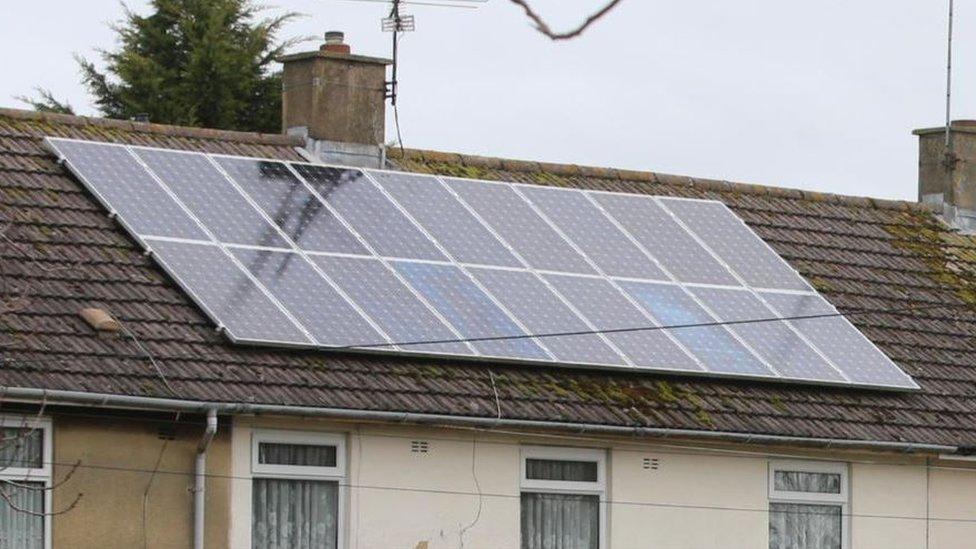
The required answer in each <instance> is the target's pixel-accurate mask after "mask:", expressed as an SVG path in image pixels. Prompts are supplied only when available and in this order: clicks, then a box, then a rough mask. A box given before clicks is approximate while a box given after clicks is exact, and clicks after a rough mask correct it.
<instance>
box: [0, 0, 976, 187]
mask: <svg viewBox="0 0 976 549" xmlns="http://www.w3.org/2000/svg"><path fill="white" fill-rule="evenodd" d="M603 1H604V0H535V4H536V5H537V6H538V8H539V11H541V12H542V13H543V14H545V15H547V16H548V17H550V18H551V20H552V22H553V26H554V27H557V28H558V27H568V26H570V25H572V24H574V23H575V22H577V21H578V20H579V19H580V18H582V17H584V16H585V15H586V14H587V13H588V12H590V11H591V10H593V9H595V8H596V7H598V6H599V5H600V4H601V3H602V2H603ZM272 2H274V3H276V4H277V5H278V6H280V8H282V9H286V10H294V11H298V12H302V13H305V14H307V15H308V16H307V17H306V18H304V19H301V20H299V21H296V22H295V23H294V24H292V25H290V26H289V27H287V28H286V30H285V34H286V35H289V36H290V35H321V33H322V32H323V31H325V30H331V29H335V30H343V31H345V32H346V37H347V42H349V43H350V44H351V45H352V47H353V51H354V52H355V53H362V54H368V55H382V56H385V55H387V54H388V53H389V44H388V40H389V35H387V34H383V33H381V32H380V18H381V17H382V16H383V15H385V9H384V7H383V5H382V4H372V3H366V2H350V1H342V0H277V2H275V1H274V0H272ZM945 4H946V2H945V1H941V0H927V1H922V0H858V1H855V2H851V1H840V0H821V1H818V2H799V1H794V0H788V1H783V0H735V1H729V0H700V1H697V2H678V1H663V0H624V1H623V2H622V3H621V4H620V6H619V8H618V9H617V10H616V11H614V12H611V13H610V14H609V15H608V16H607V17H606V18H605V19H604V20H602V21H600V22H599V23H597V24H596V25H595V26H594V27H592V28H591V30H590V31H588V32H587V33H586V34H585V35H584V36H583V37H581V38H579V39H577V40H574V41H570V42H562V43H552V42H550V41H549V40H548V39H546V38H544V37H543V36H541V35H539V34H537V33H536V32H535V31H534V30H533V29H532V28H531V27H530V25H529V24H528V22H527V20H526V19H525V18H524V16H523V15H522V13H521V12H520V11H519V9H518V8H517V7H515V6H514V5H512V4H511V3H510V2H509V1H508V0H489V1H488V2H487V3H486V4H483V5H482V6H481V7H480V8H479V9H477V10H467V9H447V8H432V7H424V6H410V8H409V9H408V10H405V11H407V12H409V13H413V14H414V15H415V16H416V18H417V31H416V32H414V33H411V34H409V35H407V36H406V37H405V38H404V39H403V41H402V42H401V46H402V49H401V51H402V64H401V78H400V82H401V84H400V93H401V95H400V109H401V110H400V115H401V122H402V128H403V137H404V142H405V145H406V146H407V147H416V148H429V149H438V150H447V151H458V152H467V153H476V154H482V155H492V156H503V157H510V158H522V159H531V160H546V161H553V162H571V163H576V164H589V165H598V166H613V167H621V168H633V169H643V170H655V171H662V172H670V173H679V174H686V175H693V176H698V177H711V178H718V179H727V180H733V181H745V182H751V183H762V184H767V185H777V186H785V187H798V188H804V189H814V190H820V191H829V192H839V193H845V194H857V195H870V196H879V197H886V198H902V199H914V198H915V192H916V174H917V168H916V163H917V154H916V142H915V138H914V137H913V136H912V135H911V133H910V132H911V130H912V129H914V128H917V127H923V126H935V125H941V120H942V117H943V108H944V107H943V101H944V97H943V94H944V86H945V81H944V79H945V75H944V65H945V25H946V6H945ZM956 4H957V36H956V39H957V46H956V51H955V55H956V67H957V70H956V74H955V80H956V84H955V86H954V93H955V94H956V97H957V98H958V99H957V100H956V102H955V106H954V113H955V116H954V117H955V118H966V117H968V116H973V114H974V112H973V111H974V110H976V99H974V92H976V71H973V70H972V67H973V62H974V60H976V59H974V57H976V55H974V54H976V1H971V2H969V1H966V0H961V1H959V2H956ZM128 5H130V6H131V7H132V8H134V9H135V10H137V11H144V10H145V9H146V8H145V6H146V5H147V2H144V1H136V0H131V1H130V2H128ZM16 12H17V13H16V16H15V17H12V16H10V13H9V12H8V13H7V16H5V17H2V18H0V51H3V52H5V53H4V54H3V59H4V61H3V77H2V78H0V105H3V106H18V105H19V104H18V103H17V102H16V101H15V99H14V96H16V95H20V94H25V93H29V92H30V91H31V88H32V87H33V86H35V85H40V86H43V87H46V88H49V89H51V90H52V91H53V92H54V93H55V94H56V95H57V96H59V97H64V98H67V99H68V100H69V101H70V102H71V104H72V105H74V106H75V108H76V109H77V110H79V111H80V112H81V113H84V114H94V109H93V107H92V106H91V104H90V102H89V98H88V97H87V96H86V93H85V90H84V89H82V87H81V86H80V85H79V82H78V70H77V65H76V64H75V62H74V61H73V59H72V54H73V53H79V54H81V55H84V56H86V57H90V58H92V57H94V56H95V53H94V49H95V48H98V47H101V48H111V47H113V46H114V35H113V33H112V32H111V30H110V29H109V28H108V23H110V22H112V21H115V20H117V19H119V17H120V16H121V8H120V5H119V3H118V1H117V0H85V1H84V2H65V1H63V0H58V1H54V0H32V1H31V2H18V3H17V8H16ZM317 45H318V44H317V43H315V44H306V45H305V46H304V47H301V48H298V49H300V50H301V49H311V48H313V47H317ZM391 129H392V128H391V127H390V126H389V124H388V129H387V134H388V136H389V135H392V133H391Z"/></svg>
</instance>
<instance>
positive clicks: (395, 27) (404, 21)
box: [383, 0, 416, 107]
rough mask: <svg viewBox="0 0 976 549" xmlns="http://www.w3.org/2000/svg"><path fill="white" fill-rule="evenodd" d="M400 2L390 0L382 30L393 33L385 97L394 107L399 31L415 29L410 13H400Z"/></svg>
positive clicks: (398, 0) (395, 101)
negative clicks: (390, 66) (390, 71)
mask: <svg viewBox="0 0 976 549" xmlns="http://www.w3.org/2000/svg"><path fill="white" fill-rule="evenodd" d="M400 2H401V0H392V1H391V2H390V3H391V4H392V5H391V7H390V15H389V17H386V18H385V19H383V31H384V32H392V33H393V70H392V75H391V78H390V82H389V88H388V89H387V92H386V97H387V98H388V99H389V100H390V104H391V105H393V106H394V107H396V104H397V65H399V59H398V55H397V50H398V46H399V43H400V33H401V32H409V31H412V30H415V29H416V25H415V24H414V20H413V16H412V15H400Z"/></svg>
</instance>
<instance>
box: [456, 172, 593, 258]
mask: <svg viewBox="0 0 976 549" xmlns="http://www.w3.org/2000/svg"><path fill="white" fill-rule="evenodd" d="M444 181H446V182H447V184H448V185H449V186H450V187H451V188H452V189H454V192H456V193H457V194H458V195H459V196H460V197H461V199H462V200H464V201H465V202H466V203H467V204H468V205H469V206H471V208H473V209H474V210H475V211H476V212H478V215H479V216H481V218H482V219H484V220H485V221H486V222H487V223H488V224H489V225H490V226H491V227H492V228H493V229H494V230H495V232H496V233H497V234H499V235H500V236H501V237H502V238H503V239H504V240H505V241H506V242H508V244H509V245H510V246H512V248H514V249H515V250H516V251H517V252H518V253H519V255H521V256H522V257H523V258H524V259H525V260H526V261H528V262H529V264H530V265H532V266H533V267H535V268H536V269H543V270H551V271H565V272H571V273H594V272H595V271H594V270H593V268H592V267H590V266H589V264H587V262H586V260H585V259H583V256H581V255H580V254H579V253H577V252H576V250H574V249H573V248H572V246H570V245H569V244H568V243H567V242H566V241H565V240H564V239H563V238H562V237H561V236H559V233H557V232H556V231H554V230H553V229H552V227H550V226H549V225H548V224H547V223H546V221H545V220H544V219H542V218H541V217H539V214H537V213H535V211H533V210H532V207H531V206H530V205H529V204H528V203H527V202H526V201H525V200H523V199H522V197H520V196H519V195H518V194H516V193H515V191H514V190H513V189H512V187H511V186H510V185H507V184H498V183H481V182H477V181H465V180H463V179H452V178H445V179H444Z"/></svg>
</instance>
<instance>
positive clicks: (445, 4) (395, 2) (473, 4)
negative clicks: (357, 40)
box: [345, 0, 488, 107]
mask: <svg viewBox="0 0 976 549" xmlns="http://www.w3.org/2000/svg"><path fill="white" fill-rule="evenodd" d="M345 1H348V2H362V3H370V4H389V5H390V13H389V15H387V16H386V17H384V18H383V19H382V20H381V29H382V30H383V32H389V33H392V34H393V40H392V48H393V52H392V55H391V58H392V59H393V64H392V71H391V74H390V81H389V82H387V83H386V98H387V99H389V100H390V104H391V105H393V106H394V107H396V104H397V91H398V90H397V87H398V83H399V80H398V79H397V69H398V65H399V49H400V47H399V44H400V38H401V34H402V33H405V32H413V31H415V30H417V24H416V20H415V19H414V16H413V15H409V14H405V13H403V12H402V11H401V10H400V8H401V6H424V7H434V8H461V9H478V7H479V4H484V3H486V2H488V0H345Z"/></svg>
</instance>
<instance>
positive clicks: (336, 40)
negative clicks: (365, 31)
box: [320, 31, 352, 53]
mask: <svg viewBox="0 0 976 549" xmlns="http://www.w3.org/2000/svg"><path fill="white" fill-rule="evenodd" d="M345 39H346V34H345V33H344V32H342V31H328V32H326V33H325V44H324V45H323V46H322V47H321V48H320V49H321V50H322V51H330V52H333V53H351V52H352V48H350V47H349V44H346V43H345Z"/></svg>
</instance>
